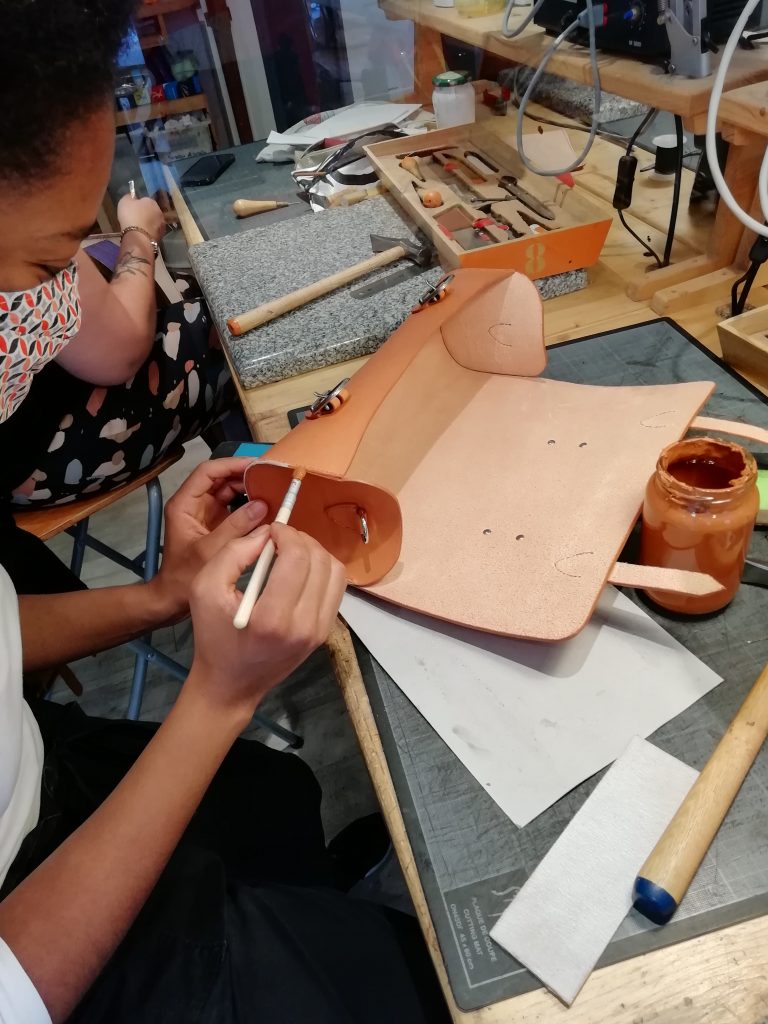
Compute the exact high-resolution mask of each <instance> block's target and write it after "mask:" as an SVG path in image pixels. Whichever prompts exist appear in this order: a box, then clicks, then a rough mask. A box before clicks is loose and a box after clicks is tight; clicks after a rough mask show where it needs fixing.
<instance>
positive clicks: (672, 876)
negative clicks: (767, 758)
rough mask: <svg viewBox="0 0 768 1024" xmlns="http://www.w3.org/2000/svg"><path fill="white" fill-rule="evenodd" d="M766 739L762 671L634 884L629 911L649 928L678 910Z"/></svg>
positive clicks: (767, 692) (767, 674)
mask: <svg viewBox="0 0 768 1024" xmlns="http://www.w3.org/2000/svg"><path fill="white" fill-rule="evenodd" d="M766 735H768V666H766V668H764V669H763V671H762V673H761V674H760V677H759V678H758V680H757V682H756V683H755V684H754V685H753V687H752V689H751V690H750V691H749V693H748V694H747V696H746V699H745V700H744V703H743V704H742V705H741V707H740V708H739V710H738V711H737V712H736V717H735V718H734V719H733V721H732V722H731V724H730V725H729V726H728V729H727V731H726V733H725V735H724V736H723V738H722V739H721V740H720V742H719V743H718V745H717V746H716V747H715V750H714V752H713V754H712V756H711V757H710V759H709V760H708V761H707V763H706V765H705V766H704V770H703V771H702V773H701V775H699V777H698V779H697V780H696V782H694V784H693V786H692V787H691V790H690V792H689V793H688V796H687V797H686V798H685V800H683V802H682V804H681V805H680V809H679V810H678V812H677V814H675V816H674V818H673V819H672V821H671V822H670V823H669V825H668V826H667V830H666V832H664V834H663V835H662V837H661V839H660V840H659V841H658V843H657V844H656V846H655V848H654V850H653V853H652V854H651V855H650V857H649V858H648V860H647V861H646V862H645V864H643V866H642V868H641V869H640V874H639V875H638V876H637V879H636V880H635V892H634V905H635V909H636V910H639V911H640V913H641V914H644V915H645V916H646V917H647V918H649V919H650V920H651V921H653V922H654V923H655V924H666V923H667V921H669V919H670V918H671V917H672V915H673V914H674V913H675V911H676V910H677V908H678V907H679V905H680V902H681V900H682V898H683V896H684V895H685V893H686V891H687V890H688V886H689V885H690V884H691V881H692V879H693V876H694V875H695V874H696V872H697V870H698V868H699V865H700V864H701V862H702V860H703V859H704V854H705V853H706V852H707V850H708V849H709V846H710V844H711V842H712V840H713V839H714V837H715V835H716V833H717V830H718V829H719V828H720V825H721V824H722V822H723V819H724V818H725V816H726V814H727V813H728V808H729V807H730V806H731V804H732V803H733V800H734V798H735V796H736V794H737V793H738V791H739V789H740V788H741V784H742V782H743V781H744V779H745V777H746V774H747V772H748V771H749V769H750V768H751V766H752V762H753V761H754V760H755V758H756V757H757V755H758V752H759V750H760V747H761V746H762V745H763V741H764V740H765V737H766ZM766 813H768V812H766Z"/></svg>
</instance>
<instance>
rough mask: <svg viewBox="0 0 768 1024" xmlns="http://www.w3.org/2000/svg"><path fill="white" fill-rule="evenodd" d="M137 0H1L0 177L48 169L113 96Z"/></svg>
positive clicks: (20, 177) (34, 174)
mask: <svg viewBox="0 0 768 1024" xmlns="http://www.w3.org/2000/svg"><path fill="white" fill-rule="evenodd" d="M135 6H136V0H0V26H1V27H2V39H3V60H2V66H0V83H1V84H0V112H1V113H0V180H4V181H14V182H19V181H24V180H25V179H31V178H40V177H44V176H45V175H46V173H48V172H50V171H51V170H52V168H53V166H54V165H55V162H56V159H57V155H58V154H57V150H58V146H59V143H60V141H61V136H62V135H63V134H64V133H65V132H66V130H67V128H68V127H69V126H70V125H72V124H73V123H74V122H76V121H77V120H78V119H79V118H81V117H84V116H87V115H88V114H90V113H92V112H93V111H95V110H96V109H97V107H98V106H99V105H100V104H101V103H103V102H104V101H105V99H107V98H108V97H109V95H110V94H111V92H112V89H113V84H114V65H115V58H116V55H117V52H118V50H119V48H120V43H121V42H122V40H123V38H124V36H125V34H126V32H127V30H128V24H129V20H130V17H131V15H132V13H133V10H134V8H135Z"/></svg>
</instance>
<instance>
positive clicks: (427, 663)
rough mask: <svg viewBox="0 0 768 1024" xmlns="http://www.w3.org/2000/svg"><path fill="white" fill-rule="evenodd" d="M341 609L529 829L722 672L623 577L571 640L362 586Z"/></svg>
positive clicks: (499, 800) (505, 807) (482, 779)
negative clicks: (448, 613)
mask: <svg viewBox="0 0 768 1024" xmlns="http://www.w3.org/2000/svg"><path fill="white" fill-rule="evenodd" d="M341 611H342V615H343V616H344V618H345V619H346V620H347V622H348V623H349V626H350V628H351V629H353V630H354V632H355V633H357V635H358V636H359V637H360V639H361V640H362V641H363V643H364V644H365V646H366V647H367V648H368V650H369V651H370V652H371V654H373V656H374V658H376V660H377V661H378V662H379V663H380V664H381V665H382V666H383V667H384V668H385V669H386V671H387V672H388V673H389V674H390V675H391V676H392V678H393V679H394V681H395V682H396V683H397V685H398V686H399V687H400V688H401V689H402V690H403V692H404V693H405V694H406V696H407V697H408V698H409V700H411V701H412V702H413V703H414V704H415V705H416V707H417V708H418V709H419V711H420V712H421V713H422V714H423V715H424V717H425V718H426V719H427V721H428V722H429V723H430V725H431V726H432V728H433V729H435V730H436V731H437V732H438V733H439V735H440V736H441V737H442V738H443V740H444V741H445V742H446V743H447V744H448V746H449V747H450V748H451V750H452V751H453V752H454V754H456V756H457V757H458V758H459V759H460V760H461V761H462V762H463V764H464V765H466V767H467V768H468V769H469V771H470V772H472V774H473V775H474V776H475V778H476V779H477V780H478V782H480V783H481V784H482V785H483V786H484V787H485V789H486V790H487V792H488V794H489V795H490V796H491V797H493V799H494V800H495V801H496V803H497V804H498V805H499V807H501V809H502V810H503V811H504V812H505V813H506V814H508V815H509V817H510V818H511V819H512V821H513V822H514V823H515V824H516V825H518V826H519V827H521V828H522V827H523V826H524V825H527V824H528V822H529V821H531V820H532V819H533V818H535V817H536V816H537V815H538V814H541V812H542V811H544V810H546V809H547V807H549V806H550V805H551V804H553V803H554V802H555V801H556V800H558V799H559V798H560V797H561V796H563V795H564V794H565V793H567V792H568V791H569V790H570V789H573V787H574V786H576V785H578V784H579V783H580V782H582V781H583V780H584V779H586V778H588V777H589V776H590V775H593V774H594V773H595V772H597V771H599V770H600V769H601V768H604V767H605V766H606V765H607V764H610V762H611V761H614V760H615V759H616V758H617V757H618V756H619V754H620V753H621V752H622V751H623V750H624V749H625V747H626V746H627V744H628V743H629V741H630V739H631V738H632V737H633V736H635V735H640V736H644V737H646V736H649V735H650V734H651V733H652V732H654V731H655V730H656V729H658V728H659V726H661V725H663V724H664V722H667V721H669V719H671V718H674V717H675V715H678V714H680V712H681V711H684V710H685V708H687V707H689V706H690V705H691V704H693V703H694V701H696V700H698V699H699V698H700V697H702V696H703V695H704V694H705V693H708V692H709V691H710V690H711V689H713V688H714V687H715V686H717V684H718V683H719V682H720V681H721V680H720V677H719V676H717V675H716V674H715V673H714V672H712V671H711V669H709V668H707V666H706V665H704V664H703V663H702V662H701V661H699V659H698V658H696V657H695V656H694V655H693V654H691V653H690V652H689V651H687V650H686V649H685V648H684V647H683V646H682V645H681V644H679V643H678V642H677V641H676V640H675V639H674V638H673V637H671V636H670V635H669V634H668V633H666V632H665V631H664V630H663V629H662V628H661V627H660V626H658V625H657V624H656V623H655V622H654V620H653V619H652V618H651V617H650V616H649V615H647V614H646V613H645V612H644V611H643V610H642V609H640V608H638V607H637V605H635V604H633V603H632V601H630V600H629V598H627V597H625V596H624V595H623V594H620V593H619V592H618V591H617V590H615V589H614V588H613V587H607V588H606V590H605V592H604V593H603V596H602V597H601V599H600V603H599V605H598V608H597V610H596V612H595V614H594V615H593V617H592V620H591V622H590V623H589V624H588V625H587V627H586V628H585V629H584V630H582V632H581V633H580V634H579V635H578V636H576V637H574V638H573V639H572V640H567V641H565V642H564V643H561V644H537V643H531V642H529V641H524V640H513V639H510V638H509V637H499V636H492V635H489V634H484V633H478V632H476V631H474V630H469V629H463V628H460V627H457V626H453V625H450V624H448V623H444V622H439V621H438V620H436V619H432V618H429V617H427V616H421V615H416V614H414V613H412V612H407V611H404V610H403V609H401V608H397V607H395V606H393V605H387V604H384V603H379V602H376V601H375V600H374V599H373V598H370V597H363V596H361V595H359V594H358V593H348V594H347V595H346V596H345V598H344V601H343V603H342V606H341Z"/></svg>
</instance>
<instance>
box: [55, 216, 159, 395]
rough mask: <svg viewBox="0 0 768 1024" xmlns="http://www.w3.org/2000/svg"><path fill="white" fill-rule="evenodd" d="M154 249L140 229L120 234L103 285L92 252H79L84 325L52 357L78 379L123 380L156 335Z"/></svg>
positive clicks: (107, 382) (105, 383) (133, 370)
mask: <svg viewBox="0 0 768 1024" xmlns="http://www.w3.org/2000/svg"><path fill="white" fill-rule="evenodd" d="M154 260H155V258H154V253H153V251H152V246H151V245H150V243H149V239H148V238H145V237H144V235H142V234H141V233H140V232H138V231H129V232H128V234H127V235H126V236H125V237H124V238H123V241H122V243H121V247H120V257H119V260H118V264H117V268H116V270H115V274H114V277H113V279H112V281H111V282H110V283H109V284H107V282H106V281H105V280H104V278H103V277H102V276H101V274H100V273H99V272H98V270H97V269H96V267H95V266H94V265H93V264H92V262H91V258H90V256H87V255H86V254H85V253H83V252H81V253H79V254H78V256H77V267H78V279H79V288H80V303H81V307H82V326H81V328H80V331H79V332H78V334H77V336H76V337H75V338H74V339H73V340H72V341H71V342H69V344H68V345H66V346H65V347H64V348H63V349H62V350H61V352H60V353H59V355H58V356H57V357H56V361H57V362H58V363H59V365H60V366H63V367H64V369H65V370H66V371H67V372H68V373H71V374H72V375H73V376H75V377H79V378H80V379H81V380H87V381H89V382H90V383H91V384H100V385H102V386H105V387H106V386H109V385H112V384H124V383H125V382H126V381H127V380H130V378H131V377H132V376H133V375H134V374H135V373H136V371H137V370H138V369H139V367H140V366H141V365H142V363H143V362H144V361H145V359H146V358H147V356H148V355H149V353H150V351H151V349H152V343H153V341H154V337H155V318H156V313H157V309H156V303H155V277H154Z"/></svg>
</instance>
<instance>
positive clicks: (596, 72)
mask: <svg viewBox="0 0 768 1024" xmlns="http://www.w3.org/2000/svg"><path fill="white" fill-rule="evenodd" d="M751 2H752V0H750V3H751ZM756 2H758V3H759V2H760V0H756ZM597 6H598V8H599V9H600V10H602V4H598V5H597ZM587 12H588V20H587V27H588V32H589V60H590V64H591V67H592V82H593V85H594V108H593V110H592V125H591V127H590V129H589V135H588V136H587V141H586V143H585V145H584V148H583V149H582V151H581V153H579V155H578V156H577V157H576V158H575V159H574V160H573V161H572V162H571V163H569V164H568V166H567V167H556V168H551V169H548V170H545V169H544V168H541V167H536V166H535V165H534V164H532V163H531V162H530V160H529V159H528V157H527V156H526V155H525V152H524V149H523V145H524V144H523V122H524V121H525V108H526V107H527V105H528V102H529V101H530V98H531V96H532V95H533V91H534V89H535V88H536V86H537V85H538V83H539V79H540V78H541V76H542V75H543V74H544V71H545V70H546V67H547V64H548V63H549V61H550V59H551V58H552V55H553V54H554V53H555V52H556V51H557V49H558V48H559V47H560V46H562V44H563V43H564V42H565V41H566V39H568V37H569V36H570V35H572V34H573V33H574V32H575V31H576V29H577V28H580V27H581V25H582V22H581V21H580V19H579V18H577V19H576V20H575V21H573V22H571V24H570V25H569V26H568V28H566V29H565V31H563V32H561V33H560V35H559V36H558V37H557V39H555V41H554V42H553V43H552V45H551V46H550V47H549V49H548V50H546V51H545V53H544V54H543V56H542V58H541V60H540V61H539V66H538V67H537V68H536V71H535V72H534V74H533V77H532V78H531V80H530V82H529V83H528V88H527V89H526V90H525V92H524V93H523V98H522V99H521V100H520V107H519V109H518V112H517V130H516V134H515V140H516V144H517V152H518V155H519V157H520V159H521V160H522V162H523V166H524V167H526V168H527V169H528V170H529V171H530V172H531V173H532V174H542V175H546V176H549V177H553V176H555V175H558V174H568V173H569V172H570V171H575V170H576V168H577V167H580V166H581V164H583V163H584V160H585V159H586V156H587V154H588V153H589V151H590V149H591V148H592V143H593V142H594V141H595V136H596V135H597V130H598V124H599V122H598V118H599V115H600V103H601V100H602V90H601V86H600V68H599V66H598V63H597V43H596V41H595V22H594V11H593V9H592V0H587Z"/></svg>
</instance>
